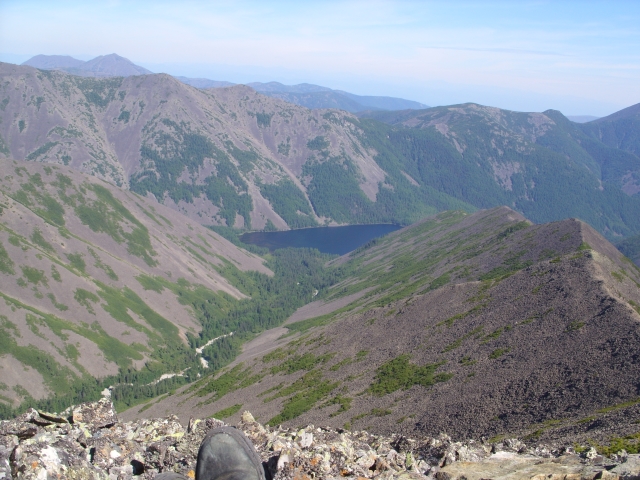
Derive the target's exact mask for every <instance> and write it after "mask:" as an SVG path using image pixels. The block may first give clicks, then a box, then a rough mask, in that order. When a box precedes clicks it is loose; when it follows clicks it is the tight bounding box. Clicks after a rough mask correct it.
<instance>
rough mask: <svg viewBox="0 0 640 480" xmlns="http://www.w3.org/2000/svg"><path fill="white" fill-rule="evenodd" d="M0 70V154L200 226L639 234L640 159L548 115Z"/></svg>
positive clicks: (166, 79) (152, 78)
mask: <svg viewBox="0 0 640 480" xmlns="http://www.w3.org/2000/svg"><path fill="white" fill-rule="evenodd" d="M1 69H2V72H3V73H2V75H3V77H4V78H5V79H6V81H8V82H9V83H8V84H6V85H5V86H3V87H2V92H0V95H2V96H3V97H4V98H3V99H2V105H3V107H2V109H1V111H0V116H1V117H2V118H3V119H4V120H5V121H3V123H2V124H1V125H0V137H1V140H0V155H3V156H12V157H15V158H19V159H27V158H28V159H29V160H32V161H47V162H55V163H69V164H70V165H71V166H73V167H74V168H79V169H82V170H83V171H85V172H87V173H92V174H94V175H98V176H101V177H102V178H105V179H107V180H109V181H111V182H114V183H116V184H117V185H120V186H123V187H125V188H127V187H129V188H131V189H132V190H133V191H135V192H137V193H139V194H142V195H153V196H154V197H155V198H156V200H158V201H159V202H161V203H164V204H166V205H169V206H171V207H172V208H174V209H176V210H178V211H180V212H182V213H184V214H186V215H188V216H190V217H191V218H192V219H194V220H197V221H199V222H200V223H203V224H205V225H225V226H228V227H235V228H239V229H253V230H256V229H257V230H260V229H265V228H268V229H287V228H301V227H306V226H315V225H324V224H329V225H337V224H348V223H376V222H381V223H386V222H394V223H400V224H410V223H413V222H415V221H416V220H418V219H420V218H422V217H424V216H426V215H430V214H433V213H435V212H437V211H442V210H447V209H464V210H467V211H473V210H474V209H475V208H489V207H493V206H496V205H510V206H512V207H514V208H516V209H517V210H519V211H521V212H522V213H523V214H525V216H527V217H528V218H531V219H532V220H533V221H535V222H538V223H541V222H547V221H552V220H559V219H561V218H565V217H566V216H573V217H578V218H582V219H583V220H585V221H588V222H589V223H590V224H591V225H593V226H594V227H595V228H597V229H598V230H599V231H600V232H602V233H604V234H605V235H606V236H607V237H609V238H612V239H614V238H616V237H618V238H619V237H627V236H632V235H634V234H637V233H638V232H640V218H638V216H637V214H636V213H637V210H638V208H640V196H639V195H638V194H639V193H640V157H638V156H637V155H635V154H634V153H632V152H629V151H626V150H623V149H619V148H615V147H612V146H609V145H607V144H606V143H603V142H602V141H600V140H599V139H597V138H594V137H593V136H591V135H588V134H586V133H584V132H583V131H582V128H584V126H579V125H577V124H575V123H573V122H571V121H569V120H568V119H567V118H566V117H564V116H563V115H562V114H561V113H560V112H557V111H552V110H549V111H547V112H544V113H521V112H510V111H506V110H500V109H497V108H492V107H485V106H481V105H477V104H463V105H457V106H456V105H454V106H447V107H435V108H431V109H427V110H417V111H416V110H411V111H400V112H381V111H378V112H369V113H366V114H361V115H360V117H361V118H360V119H358V118H357V117H356V116H354V115H352V114H349V113H348V112H341V111H337V110H308V109H306V108H303V107H299V106H296V105H292V104H289V103H286V102H283V101H280V100H278V99H274V98H269V97H265V96H263V95H260V94H258V93H256V92H255V91H254V90H251V89H250V87H243V86H234V87H229V88H220V89H209V90H199V89H196V88H193V87H190V86H187V85H184V84H183V83H181V82H179V81H177V80H175V79H173V78H172V77H170V76H168V75H164V74H158V75H146V76H137V77H128V78H121V77H114V78H110V79H91V78H82V77H75V76H71V75H66V74H64V73H61V72H54V71H38V70H30V67H18V66H10V65H8V64H3V65H2V66H1ZM65 75H66V76H65ZM10 85H11V87H10ZM16 87H17V88H18V90H16ZM17 92H21V93H22V94H23V96H21V94H19V93H17ZM16 115H17V116H16ZM369 117H371V118H369ZM381 122H386V123H381ZM218 172H221V174H219V173H218Z"/></svg>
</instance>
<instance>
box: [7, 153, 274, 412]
mask: <svg viewBox="0 0 640 480" xmlns="http://www.w3.org/2000/svg"><path fill="white" fill-rule="evenodd" d="M1 162H2V163H1V168H2V171H3V172H4V176H3V178H2V179H1V180H0V220H1V223H0V275H1V276H2V278H3V280H2V288H1V289H0V295H1V296H2V297H3V301H2V302H0V318H1V319H2V331H3V339H4V340H3V342H4V343H3V346H2V354H4V355H5V356H4V357H3V361H4V362H5V364H6V367H7V369H5V371H4V374H3V377H2V379H0V380H1V381H2V382H3V383H2V386H3V389H4V391H5V392H4V394H3V395H4V397H3V398H5V399H7V401H9V400H11V402H12V403H14V404H15V402H20V401H21V400H25V399H28V398H30V396H33V397H36V398H42V397H45V396H47V395H48V394H52V393H54V394H56V395H58V396H61V395H62V394H65V393H68V391H69V390H72V389H73V388H72V387H73V385H76V384H78V382H80V381H83V380H84V379H88V378H91V377H104V376H105V375H114V374H117V373H118V372H119V371H120V372H122V371H126V370H127V369H129V368H131V367H135V368H140V367H141V366H142V365H143V364H145V363H147V365H148V368H147V369H146V370H147V371H148V375H147V378H151V379H153V377H157V376H159V375H160V374H161V373H164V372H165V371H176V370H175V369H177V370H178V371H180V370H182V369H184V368H185V367H186V366H187V365H191V364H193V363H194V362H197V360H196V359H195V355H194V353H193V350H192V348H191V346H193V347H195V346H198V345H199V344H200V343H205V342H206V341H207V340H209V339H210V338H214V337H215V336H218V335H221V334H225V333H228V332H229V329H230V325H225V324H224V322H223V317H222V315H223V314H224V312H226V311H229V309H231V308H233V305H235V304H237V303H239V302H240V299H241V298H243V297H244V296H245V294H244V293H243V290H244V288H243V287H242V285H241V284H240V283H239V281H238V280H239V279H242V278H244V277H247V276H248V275H251V274H250V273H248V271H249V270H256V271H258V272H261V273H260V274H258V275H262V276H265V277H266V274H270V271H269V270H268V269H267V268H266V267H265V266H264V265H263V260H262V259H260V258H258V257H256V256H255V255H252V254H249V253H247V252H244V251H242V250H240V249H238V248H237V247H235V246H233V245H232V244H231V243H229V242H228V241H227V240H225V239H223V238H222V237H220V236H219V235H217V234H215V233H213V232H211V231H210V230H207V229H205V228H203V227H201V226H200V225H198V224H197V223H194V222H191V221H188V220H187V219H186V218H184V217H182V216H180V215H178V214H176V213H175V212H172V211H171V210H168V209H166V208H165V207H162V206H158V205H157V204H156V205H155V206H154V205H153V204H152V203H150V202H149V201H148V200H145V199H143V198H140V197H137V196H135V195H133V194H130V193H126V192H124V191H122V190H119V189H116V188H114V187H112V186H109V185H108V184H105V183H104V182H102V181H100V180H98V179H96V178H95V177H88V176H86V175H83V174H80V173H78V172H76V171H74V170H71V169H69V168H67V167H61V166H55V165H54V166H47V165H46V164H45V165H43V164H36V163H28V162H13V161H4V160H3V161H1ZM154 279H155V280H154ZM202 302H205V303H206V304H210V305H211V307H212V308H213V309H215V310H216V311H217V312H218V313H215V314H212V313H211V312H212V311H213V310H211V311H210V312H208V311H207V309H206V308H205V309H203V308H202V307H201V306H200V305H199V304H200V303H202ZM203 315H208V316H209V317H210V318H209V319H208V323H207V322H205V319H204V318H203ZM234 327H237V325H234ZM188 337H189V343H190V344H192V345H189V344H188V343H187V338H188ZM34 347H35V348H34ZM7 355H8V356H7ZM16 362H18V363H16ZM20 364H21V365H23V366H24V368H26V369H27V373H26V374H24V375H16V374H15V372H16V371H17V370H16V369H19V368H20ZM195 373H197V372H194V374H195ZM39 386H43V388H39Z"/></svg>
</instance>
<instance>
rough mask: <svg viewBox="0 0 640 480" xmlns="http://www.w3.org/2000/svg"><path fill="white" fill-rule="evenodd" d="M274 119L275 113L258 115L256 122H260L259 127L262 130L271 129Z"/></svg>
mask: <svg viewBox="0 0 640 480" xmlns="http://www.w3.org/2000/svg"><path fill="white" fill-rule="evenodd" d="M272 117H273V113H256V121H257V122H258V127H260V128H267V127H270V126H271V118H272Z"/></svg>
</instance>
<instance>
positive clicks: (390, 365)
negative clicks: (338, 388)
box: [368, 354, 453, 396]
mask: <svg viewBox="0 0 640 480" xmlns="http://www.w3.org/2000/svg"><path fill="white" fill-rule="evenodd" d="M409 358H410V357H409V355H406V354H405V355H400V356H398V357H396V358H394V359H391V360H389V361H388V362H386V363H384V364H382V365H381V366H380V367H378V368H377V369H376V376H375V379H374V382H373V383H372V384H371V386H370V387H369V390H368V391H369V392H370V393H372V394H373V395H377V396H382V395H387V394H389V393H393V392H395V391H397V390H400V389H402V390H407V389H409V388H411V387H412V386H414V385H421V386H423V387H430V386H432V385H435V384H436V383H439V382H445V381H447V380H449V379H450V378H451V377H452V376H453V375H452V374H449V373H439V374H436V373H435V371H436V370H437V369H438V367H440V366H441V365H442V363H434V364H429V365H425V366H422V367H421V366H418V365H414V364H412V363H409Z"/></svg>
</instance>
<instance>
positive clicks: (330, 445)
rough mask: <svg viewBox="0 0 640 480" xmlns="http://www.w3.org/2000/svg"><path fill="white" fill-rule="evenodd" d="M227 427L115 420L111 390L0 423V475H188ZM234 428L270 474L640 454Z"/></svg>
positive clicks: (558, 464)
mask: <svg viewBox="0 0 640 480" xmlns="http://www.w3.org/2000/svg"><path fill="white" fill-rule="evenodd" d="M221 425H224V423H223V422H221V421H219V420H216V419H212V418H208V419H204V420H191V421H190V422H189V425H188V426H187V427H186V428H185V427H183V426H182V425H181V424H180V423H179V422H178V420H177V418H176V417H175V416H169V417H167V418H163V419H152V420H140V421H137V422H127V423H122V422H119V421H118V419H117V416H116V414H115V411H114V408H113V405H112V404H111V401H110V400H109V399H108V398H103V399H102V400H100V401H99V402H94V403H88V404H83V405H80V406H78V407H75V408H73V409H69V410H68V411H66V412H64V413H63V414H61V415H58V414H49V413H45V412H38V411H36V410H34V409H31V410H29V411H27V412H26V413H24V414H23V415H21V416H20V417H18V418H16V419H14V420H10V421H3V422H1V423H0V478H21V479H45V478H67V479H115V480H121V479H130V478H133V477H136V478H140V479H152V478H154V476H155V475H156V474H157V473H160V472H167V471H175V472H178V473H182V474H184V475H187V476H188V477H190V478H194V470H195V463H196V456H197V452H198V448H199V446H200V442H201V441H202V438H203V437H204V436H205V435H206V433H207V432H208V431H209V430H210V429H211V428H215V427H218V426H221ZM238 428H239V429H241V430H242V431H244V432H245V433H246V434H247V436H248V437H249V438H250V439H251V440H252V441H253V443H254V444H255V446H256V448H257V450H258V452H259V454H260V456H261V458H262V460H263V462H264V465H265V468H266V469H267V471H268V472H269V474H270V475H271V476H272V478H273V480H280V479H292V480H293V479H297V480H305V479H311V478H345V477H346V478H379V479H381V480H382V479H419V478H432V479H438V480H453V479H460V480H461V479H466V480H480V479H495V480H498V479H504V480H507V479H520V478H527V479H536V480H537V479H540V480H541V479H567V480H568V479H572V480H579V479H589V480H591V479H625V480H628V479H636V478H640V458H639V457H640V456H639V455H627V454H626V453H625V452H619V454H618V455H615V456H614V458H613V459H609V458H605V457H602V456H600V455H598V454H597V452H596V451H595V450H594V449H591V450H590V451H588V452H586V454H584V455H582V456H580V455H577V454H575V453H574V452H573V450H572V449H571V448H566V449H563V450H551V449H549V448H548V447H545V446H542V445H537V446H528V445H525V444H523V443H522V442H520V441H518V440H506V441H504V442H503V443H500V444H488V443H486V442H474V441H467V442H464V443H463V442H452V441H451V439H450V438H449V437H448V436H446V435H441V436H439V437H438V438H427V439H422V440H413V439H409V438H406V437H402V436H395V437H383V436H377V435H371V434H369V433H367V432H349V431H344V430H334V429H329V428H316V427H314V426H312V425H311V426H308V427H305V428H303V429H299V430H296V429H283V428H281V427H274V428H271V427H265V426H263V425H261V424H260V423H258V422H256V421H255V420H254V418H253V416H252V415H251V414H250V413H248V412H245V413H244V414H243V415H242V421H241V422H240V424H239V425H238Z"/></svg>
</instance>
